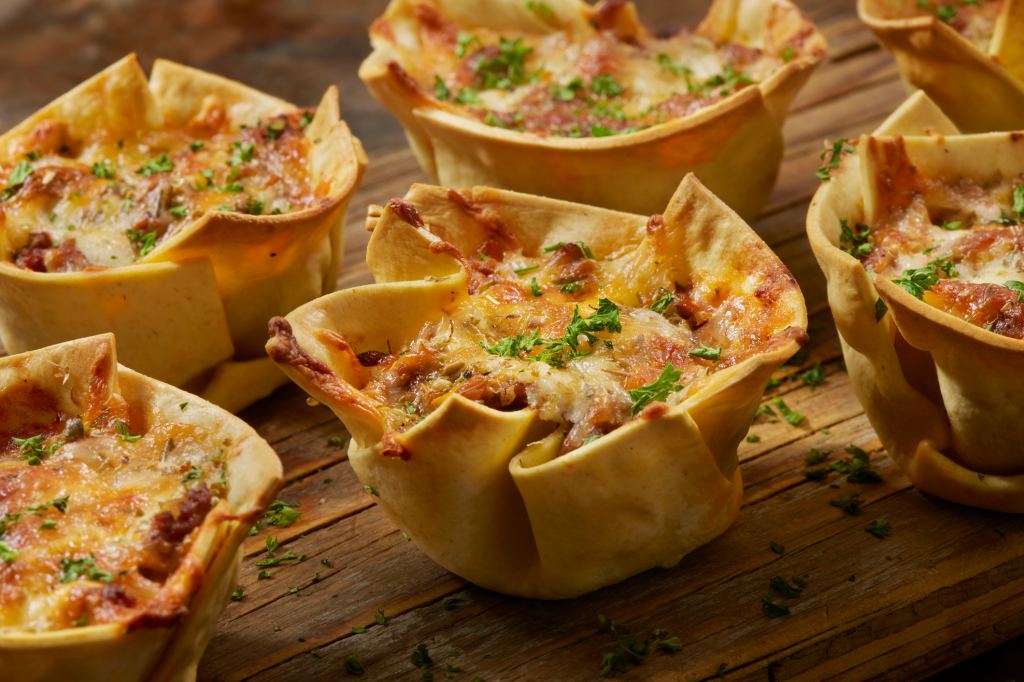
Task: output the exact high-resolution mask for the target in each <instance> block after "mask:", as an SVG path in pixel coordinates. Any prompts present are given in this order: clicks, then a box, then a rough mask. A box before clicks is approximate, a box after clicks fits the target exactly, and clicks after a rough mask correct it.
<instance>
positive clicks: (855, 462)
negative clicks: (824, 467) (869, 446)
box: [829, 445, 882, 483]
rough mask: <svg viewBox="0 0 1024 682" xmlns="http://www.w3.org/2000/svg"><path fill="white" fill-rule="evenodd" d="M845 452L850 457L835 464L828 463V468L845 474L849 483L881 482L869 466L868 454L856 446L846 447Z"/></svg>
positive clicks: (878, 475) (879, 475)
mask: <svg viewBox="0 0 1024 682" xmlns="http://www.w3.org/2000/svg"><path fill="white" fill-rule="evenodd" d="M846 452H848V453H849V454H850V455H852V456H851V457H848V458H846V459H843V460H839V461H837V462H830V463H829V468H831V469H832V470H833V471H838V472H839V473H841V474H846V480H847V481H849V482H850V483H879V482H881V480H882V475H881V474H879V473H878V472H877V471H875V469H874V468H873V467H872V466H871V458H870V455H868V453H866V452H865V451H864V450H862V449H861V448H859V447H857V446H856V445H848V446H846Z"/></svg>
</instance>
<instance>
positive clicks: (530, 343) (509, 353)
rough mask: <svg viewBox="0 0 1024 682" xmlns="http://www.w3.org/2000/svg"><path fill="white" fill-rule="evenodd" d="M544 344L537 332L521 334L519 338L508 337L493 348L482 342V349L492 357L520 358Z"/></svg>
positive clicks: (500, 340)
mask: <svg viewBox="0 0 1024 682" xmlns="http://www.w3.org/2000/svg"><path fill="white" fill-rule="evenodd" d="M542 343H544V340H543V339H541V338H540V333H539V332H537V331H536V330H534V331H532V332H530V333H529V334H520V335H519V336H507V337H505V338H503V339H498V341H497V342H496V343H495V344H494V345H491V346H488V345H487V344H486V343H484V342H483V341H481V342H480V347H481V348H483V349H484V350H485V351H487V352H488V353H490V354H491V355H500V356H502V357H506V358H518V357H522V356H524V355H526V354H527V353H529V352H530V351H531V350H533V348H534V346H537V345H540V344H542Z"/></svg>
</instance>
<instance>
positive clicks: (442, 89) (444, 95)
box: [434, 74, 452, 102]
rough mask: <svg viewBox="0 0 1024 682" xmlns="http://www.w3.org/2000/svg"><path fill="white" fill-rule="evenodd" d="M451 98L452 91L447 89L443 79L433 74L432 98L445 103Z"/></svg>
mask: <svg viewBox="0 0 1024 682" xmlns="http://www.w3.org/2000/svg"><path fill="white" fill-rule="evenodd" d="M451 96H452V91H451V90H449V89H448V86H447V85H446V84H445V82H444V79H443V78H441V77H440V76H438V75H437V74H434V97H436V98H437V99H439V100H441V101H442V102H447V101H448V100H449V99H451Z"/></svg>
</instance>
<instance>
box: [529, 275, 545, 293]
mask: <svg viewBox="0 0 1024 682" xmlns="http://www.w3.org/2000/svg"><path fill="white" fill-rule="evenodd" d="M530 293H531V294H533V295H534V296H540V295H541V294H543V293H544V290H543V289H541V288H540V284H538V283H537V278H536V277H531V278H530Z"/></svg>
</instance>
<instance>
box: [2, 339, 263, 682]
mask: <svg viewBox="0 0 1024 682" xmlns="http://www.w3.org/2000/svg"><path fill="white" fill-rule="evenodd" d="M0 404H2V405H3V408H2V409H0V439H2V445H0V479H2V480H3V494H2V495H0V669H3V670H5V671H8V672H10V673H11V674H12V675H15V676H16V677H17V678H18V679H20V680H27V681H31V682H43V681H46V682H49V681H51V680H52V681H57V680H66V679H68V678H69V675H70V677H71V678H73V679H75V680H83V681H96V682H106V681H107V680H114V679H116V680H139V681H140V682H141V681H142V680H146V681H147V682H153V681H159V682H162V681H170V680H192V679H195V674H196V667H197V665H198V663H199V658H200V656H201V654H202V652H203V649H204V648H205V647H206V643H207V642H208V641H209V639H210V636H211V635H212V633H213V629H214V625H215V623H216V620H217V617H218V615H219V614H220V612H221V610H222V609H223V607H224V605H225V604H226V603H227V600H228V596H229V594H230V593H231V591H232V590H233V589H234V586H235V577H236V573H237V571H238V566H239V561H240V551H241V550H240V547H241V543H242V541H243V539H244V538H245V537H246V536H247V534H248V529H249V527H250V525H251V524H252V522H253V521H254V520H255V519H256V517H257V516H258V515H259V514H260V513H261V512H262V510H263V508H264V506H265V505H266V504H267V503H268V502H269V501H270V500H271V499H272V496H273V495H274V494H275V493H276V490H277V487H278V485H279V484H280V481H281V464H280V462H279V461H278V459H277V456H276V455H275V454H274V451H273V450H272V449H271V448H270V446H269V445H267V444H266V442H264V441H263V439H261V438H260V437H259V436H258V435H257V434H256V432H255V431H253V429H251V428H250V427H249V426H247V425H246V424H245V423H243V422H242V421H241V420H239V419H238V418H236V417H234V416H233V415H231V414H229V413H227V412H225V411H224V410H222V409H220V408H218V407H216V406H214V405H212V404H210V403H208V402H206V401H204V400H202V399H200V398H197V397H195V396H193V395H190V394H188V393H185V392H184V391H181V390H179V389H177V388H173V387H171V386H169V385H166V384H163V383H160V382H158V381H155V380H153V379H150V378H148V377H146V376H143V375H141V374H138V373H137V372H134V371H132V370H130V369H128V368H126V367H123V366H120V365H118V364H117V360H116V357H115V350H114V337H113V335H111V334H105V335H101V336H94V337H90V338H85V339H79V340H76V341H69V342H66V343H62V344H59V345H56V346H51V347H48V348H43V349H41V350H36V351H32V352H29V353H24V354H21V355H14V356H8V357H5V358H3V359H0Z"/></svg>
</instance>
